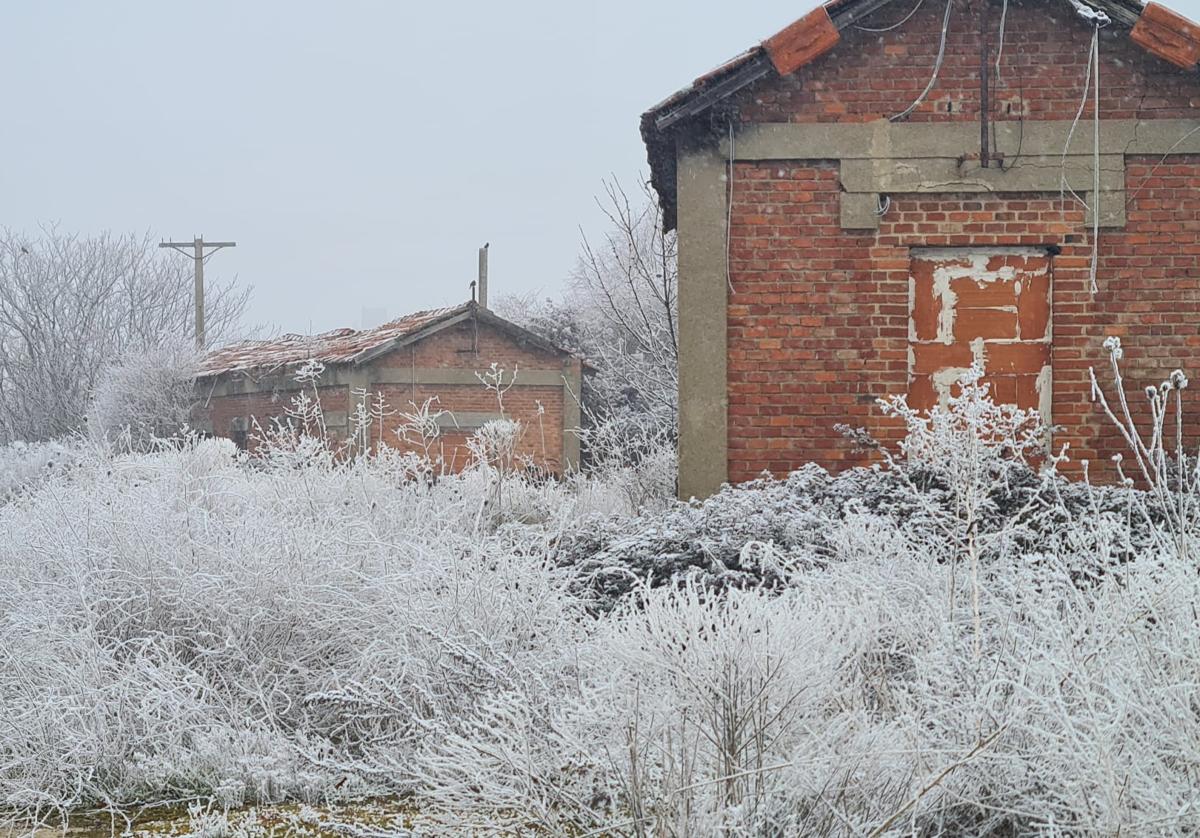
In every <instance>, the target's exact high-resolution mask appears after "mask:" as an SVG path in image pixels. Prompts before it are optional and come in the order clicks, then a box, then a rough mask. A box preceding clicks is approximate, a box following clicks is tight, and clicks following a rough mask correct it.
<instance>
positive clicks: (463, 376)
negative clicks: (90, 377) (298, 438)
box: [197, 302, 583, 473]
mask: <svg viewBox="0 0 1200 838" xmlns="http://www.w3.org/2000/svg"><path fill="white" fill-rule="evenodd" d="M310 361H316V362H319V363H320V364H321V365H323V367H324V371H323V372H322V373H321V375H320V377H319V378H318V379H316V380H315V382H312V383H302V382H299V381H297V377H296V373H297V371H298V370H299V369H300V368H301V367H302V366H303V365H304V364H306V363H307V362H310ZM492 364H495V365H496V367H497V369H498V370H502V371H503V372H504V375H503V380H502V381H501V382H500V383H501V385H502V386H504V387H507V388H508V389H507V392H505V393H504V397H503V416H504V417H506V418H509V419H516V420H518V421H520V422H521V424H522V425H523V426H524V428H525V432H524V435H523V436H522V439H521V443H520V448H519V450H518V453H519V454H521V455H523V456H525V457H528V458H529V459H530V460H532V461H533V462H534V463H535V464H537V465H539V466H541V467H544V468H546V469H547V470H548V471H551V472H554V473H561V472H562V471H563V470H564V469H572V468H576V467H578V464H579V437H578V435H577V433H576V432H575V431H576V429H577V428H578V427H579V400H578V396H579V393H580V387H581V383H582V382H581V377H582V371H583V370H582V362H581V361H580V360H579V359H578V358H575V357H573V356H572V355H570V354H568V353H567V352H564V351H563V350H561V349H559V348H558V347H555V346H553V345H551V344H549V343H547V342H546V341H545V340H543V339H541V338H539V337H538V336H537V335H534V334H533V333H531V332H528V331H526V330H525V329H522V328H520V327H519V326H517V325H515V324H513V323H511V322H509V321H507V320H504V319H503V318H501V317H498V316H496V315H495V314H493V313H492V312H491V311H490V310H488V309H486V308H484V307H482V306H480V305H478V304H476V303H474V302H470V303H465V304H463V305H460V306H456V307H454V308H444V309H437V310H433V311H422V312H417V313H415V314H410V315H408V316H406V317H402V318H400V319H398V320H393V321H392V322H390V323H386V324H384V325H382V326H380V327H378V328H375V329H365V330H355V329H338V330H335V331H332V332H326V333H324V334H320V335H311V336H308V335H285V336H283V337H282V338H278V339H274V340H268V341H250V342H247V343H240V344H236V345H233V346H229V347H225V348H223V349H219V350H217V351H215V352H211V353H209V354H208V355H207V356H206V357H205V359H204V361H203V364H202V367H201V370H200V374H199V377H198V382H197V398H198V408H197V412H198V417H197V419H198V421H197V426H198V427H199V428H201V429H203V430H205V431H207V432H209V433H212V434H214V435H217V436H223V437H227V438H230V439H233V440H235V441H236V442H237V443H238V444H239V445H241V446H243V447H246V448H250V449H253V448H254V447H255V445H256V444H257V441H258V438H259V436H260V435H261V432H262V431H264V430H267V429H269V428H271V427H272V424H273V422H274V421H275V420H284V421H286V420H287V419H288V418H289V411H292V412H294V410H293V408H292V403H293V399H294V398H295V397H296V396H297V395H299V394H300V393H305V394H307V395H308V396H310V397H313V396H314V387H315V390H316V393H315V395H316V396H319V398H320V403H321V408H322V411H323V416H324V424H325V426H326V429H327V431H328V433H329V434H330V435H331V436H332V437H334V438H335V439H342V440H345V439H348V438H349V437H350V436H351V435H353V434H354V433H355V431H354V427H353V426H354V411H355V409H356V407H357V404H358V403H359V402H361V401H362V400H363V398H364V394H366V395H367V398H368V399H369V400H370V402H376V401H377V400H378V398H377V397H379V396H381V397H382V401H383V403H384V404H385V405H386V407H387V409H386V410H385V411H376V413H377V414H379V413H382V414H383V415H379V416H377V418H376V420H375V421H373V422H371V423H370V425H369V428H368V430H367V434H368V438H367V439H366V440H365V441H366V443H367V444H368V445H370V446H371V447H372V448H376V447H378V445H379V443H380V442H384V443H386V444H388V445H389V446H391V447H393V448H400V449H406V448H409V449H411V448H413V447H415V439H413V438H411V437H412V435H411V434H410V435H409V436H410V439H409V440H408V441H406V440H405V439H404V438H403V437H402V436H401V435H400V434H398V433H397V431H398V430H400V429H401V426H402V425H403V424H405V423H406V422H407V421H408V420H406V419H405V418H404V416H403V414H405V413H408V414H412V413H413V412H414V409H415V408H418V407H420V406H421V405H423V404H424V403H425V401H426V400H427V399H430V398H436V402H435V403H434V404H433V405H432V408H433V409H434V410H436V411H441V412H442V415H441V416H440V417H438V418H437V420H436V421H437V424H438V425H439V426H440V436H439V437H438V440H437V444H436V450H435V451H432V452H431V453H432V454H434V455H436V456H440V457H442V459H443V460H444V462H445V463H446V465H447V466H448V467H450V468H452V469H457V468H461V467H462V466H463V465H465V464H466V463H467V462H468V461H469V459H470V452H469V451H468V449H467V447H466V442H467V438H468V437H469V436H470V435H471V434H472V433H473V432H474V431H475V430H477V429H478V428H479V427H480V425H482V424H483V423H484V422H487V421H489V420H492V419H498V418H500V417H501V409H500V405H499V404H498V401H497V394H496V393H495V392H493V391H491V390H489V389H487V388H486V387H485V386H484V384H483V383H481V381H480V377H479V376H480V375H484V376H486V375H487V374H488V373H489V372H490V371H491V367H492ZM514 373H515V375H514ZM510 385H511V386H510ZM294 421H295V420H294V418H293V422H294ZM356 439H358V440H361V437H358V438H356Z"/></svg>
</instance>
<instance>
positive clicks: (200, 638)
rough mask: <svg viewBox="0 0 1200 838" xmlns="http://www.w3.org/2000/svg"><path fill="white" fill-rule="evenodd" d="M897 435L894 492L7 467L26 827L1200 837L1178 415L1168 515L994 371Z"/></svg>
mask: <svg viewBox="0 0 1200 838" xmlns="http://www.w3.org/2000/svg"><path fill="white" fill-rule="evenodd" d="M1114 350H1116V351H1119V347H1114ZM1172 381H1173V382H1174V383H1172V382H1168V383H1167V385H1166V389H1158V388H1156V389H1155V391H1154V392H1155V394H1156V396H1155V398H1158V399H1160V400H1161V401H1162V403H1173V401H1172V400H1173V399H1174V394H1175V393H1177V392H1180V391H1181V389H1182V387H1184V386H1186V381H1184V380H1183V379H1182V376H1180V377H1179V378H1178V379H1174V378H1173V379H1172ZM1172 388H1175V389H1172ZM1114 398H1115V397H1114ZM309 409H311V408H309V407H306V408H305V410H309ZM889 410H891V411H892V412H893V413H894V414H895V415H896V416H897V421H900V422H903V423H905V424H906V425H907V428H908V437H907V442H906V443H905V445H904V446H903V448H902V449H901V450H899V451H895V452H889V453H888V454H887V456H886V457H885V458H884V460H883V464H882V465H881V466H880V467H879V468H876V469H869V470H859V471H853V472H849V473H846V474H843V475H839V476H830V475H828V474H826V473H825V472H824V471H822V470H821V469H819V468H816V467H809V468H806V469H803V470H801V471H799V472H797V473H795V474H793V475H791V476H790V477H787V478H786V479H783V480H770V479H765V478H764V479H763V480H761V481H758V482H756V483H752V484H749V485H746V486H743V487H739V488H728V489H726V490H724V491H722V492H721V493H719V494H718V495H716V496H715V497H713V498H712V499H710V500H708V501H706V502H703V503H695V504H690V505H688V504H680V503H676V502H674V501H671V500H669V498H668V497H667V496H666V495H665V491H667V490H669V487H670V485H671V481H670V479H669V478H664V476H663V475H662V474H660V473H657V472H661V471H667V472H669V471H670V468H671V466H670V458H669V456H665V455H662V454H660V453H655V452H644V453H645V456H642V457H639V458H638V459H637V464H636V465H628V466H624V467H619V466H617V465H615V464H610V466H609V468H608V469H607V470H606V471H604V472H603V473H601V474H599V475H594V476H577V477H574V478H571V479H568V480H566V481H562V482H558V481H546V480H544V479H535V478H533V477H529V476H527V474H526V473H525V472H524V471H522V470H520V469H510V470H507V471H502V470H501V469H500V468H498V467H497V465H496V464H495V462H494V461H490V460H489V459H488V458H486V457H481V458H480V460H479V462H478V463H477V464H476V465H475V466H473V467H472V468H469V469H467V470H466V471H465V472H463V473H461V474H457V475H456V474H444V473H435V472H434V471H433V470H432V469H431V468H430V467H429V465H428V464H427V463H422V461H421V457H420V456H419V455H414V454H412V453H408V454H401V453H399V452H395V451H383V452H381V453H379V454H378V455H377V456H370V457H354V456H349V457H347V456H346V455H345V452H342V455H341V456H338V455H337V453H336V452H335V451H333V450H332V448H331V446H330V445H329V444H328V443H327V442H326V441H325V440H324V439H322V438H320V437H311V436H305V435H303V434H294V435H292V436H290V437H289V436H288V435H286V434H282V433H280V434H274V435H273V436H272V441H271V442H270V444H268V445H267V446H266V447H265V448H264V449H263V452H262V454H261V456H256V457H254V458H248V457H247V456H246V455H245V454H243V453H240V452H238V451H236V450H235V449H234V447H233V446H232V445H231V444H229V443H227V442H224V441H219V440H199V439H183V440H175V441H173V442H170V443H165V442H164V443H162V444H160V445H159V446H157V447H156V448H155V449H154V450H151V451H149V452H142V453H131V452H128V451H125V452H122V451H121V450H120V449H114V448H113V447H111V446H109V447H99V446H96V447H85V446H76V447H73V448H71V456H70V463H69V466H68V467H63V468H60V467H59V466H57V465H56V466H54V467H50V466H49V465H48V464H47V453H46V452H45V450H44V449H41V448H29V449H20V450H18V449H13V448H8V449H4V450H3V453H2V454H0V456H2V457H3V458H4V462H5V463H6V464H10V463H19V461H21V459H22V458H23V457H26V456H27V457H28V459H29V465H28V466H21V465H18V466H17V468H19V469H22V473H27V474H29V475H32V476H30V477H28V478H27V479H25V480H24V481H22V482H21V483H20V485H16V484H14V485H13V486H12V487H10V488H9V489H8V493H7V500H5V501H4V502H3V503H2V505H0V531H2V532H3V533H4V538H3V539H2V540H0V567H3V569H4V579H3V582H2V583H0V660H2V663H0V807H3V808H4V809H5V810H6V811H7V812H8V813H10V814H11V815H13V816H16V817H25V818H34V819H40V820H45V819H48V818H55V817H57V816H59V815H60V814H64V813H70V812H78V811H80V810H82V809H87V808H89V807H91V808H96V807H99V808H108V809H111V810H122V811H131V810H133V809H135V808H136V807H138V806H140V805H146V804H151V803H155V802H163V801H187V800H194V801H200V803H199V804H198V807H197V808H195V811H194V817H193V822H194V825H195V824H198V825H197V826H196V834H200V833H201V832H203V833H204V834H232V832H231V830H233V828H232V827H231V826H230V825H229V822H228V821H226V820H225V819H224V815H223V814H221V812H223V810H224V809H225V808H226V807H237V806H240V805H250V804H256V803H260V804H261V803H270V802H272V801H279V800H293V801H298V802H305V803H313V804H316V803H328V802H329V801H333V800H339V799H343V800H344V799H349V798H354V797H380V798H387V799H389V800H395V801H396V803H395V805H396V806H397V807H399V808H402V809H403V810H404V811H405V812H409V813H413V812H416V813H419V815H420V817H421V818H422V819H423V820H424V821H425V822H428V823H433V824H437V826H436V828H432V827H431V829H430V832H429V833H428V834H470V830H472V829H476V830H481V831H482V833H481V834H505V833H507V834H548V835H562V834H568V835H576V836H584V835H593V836H598V835H610V836H617V835H630V836H650V835H653V836H696V835H700V836H702V835H717V834H720V835H770V836H776V835H778V836H782V835H802V834H821V835H891V834H895V835H899V834H905V835H909V834H922V835H929V834H972V835H987V834H994V835H1009V834H1030V833H1041V834H1066V833H1070V834H1079V833H1103V834H1116V833H1118V832H1120V833H1121V834H1156V833H1167V832H1181V831H1182V832H1187V831H1194V830H1196V829H1198V828H1200V810H1198V809H1197V804H1196V802H1195V800H1196V791H1195V789H1196V784H1197V780H1196V776H1195V766H1196V765H1198V764H1200V707H1198V706H1197V698H1196V695H1197V693H1196V672H1197V671H1198V668H1200V625H1198V622H1197V618H1196V613H1195V607H1194V603H1195V602H1196V601H1197V599H1198V598H1200V575H1198V574H1197V572H1196V567H1195V563H1194V561H1193V560H1192V557H1191V555H1190V552H1189V551H1190V549H1192V548H1191V547H1190V546H1189V545H1190V538H1191V536H1192V534H1193V533H1192V529H1193V528H1194V520H1195V518H1194V517H1193V516H1192V514H1191V510H1193V509H1195V504H1194V502H1195V499H1196V496H1195V493H1194V492H1193V491H1192V487H1194V486H1195V485H1197V484H1196V460H1195V459H1194V458H1192V457H1191V456H1190V455H1185V454H1184V452H1182V450H1170V449H1169V448H1168V449H1167V450H1165V451H1164V450H1163V449H1164V444H1163V443H1164V440H1166V441H1168V442H1167V445H1168V446H1169V441H1170V440H1171V439H1172V428H1171V425H1170V411H1165V410H1157V409H1156V421H1157V422H1158V425H1157V429H1156V430H1153V431H1152V432H1151V434H1149V435H1148V436H1147V437H1146V441H1145V443H1144V445H1145V451H1144V452H1143V454H1142V455H1140V456H1142V458H1143V459H1146V460H1148V461H1149V462H1150V463H1153V464H1155V465H1154V468H1157V469H1158V470H1159V471H1160V472H1161V473H1162V474H1163V475H1164V481H1165V482H1164V485H1162V487H1161V489H1156V488H1151V490H1149V491H1141V490H1138V489H1135V488H1134V487H1132V486H1131V485H1120V486H1115V487H1108V488H1100V487H1091V486H1089V485H1087V484H1086V483H1069V482H1067V481H1066V480H1064V479H1063V478H1061V477H1060V476H1058V475H1057V473H1056V472H1055V470H1054V465H1055V459H1054V458H1050V459H1049V461H1048V462H1047V463H1045V464H1044V467H1043V468H1042V470H1041V471H1040V472H1039V471H1035V470H1034V469H1033V468H1031V467H1029V466H1027V465H1025V464H1024V458H1025V456H1026V455H1028V454H1030V453H1032V452H1034V451H1036V452H1037V453H1038V454H1039V456H1041V457H1042V458H1043V459H1044V458H1045V453H1044V452H1045V449H1044V447H1043V443H1044V439H1043V429H1042V428H1041V427H1040V425H1039V420H1038V417H1037V416H1036V415H1034V414H1030V413H1025V412H1021V411H1015V410H1013V409H1010V408H1005V407H1000V406H996V405H993V404H992V403H991V402H990V401H989V400H988V399H987V396H986V391H985V390H984V388H982V387H980V386H979V385H978V383H977V382H975V381H973V380H968V381H966V382H964V386H963V390H962V395H961V396H960V397H958V398H956V399H955V400H953V402H952V403H951V405H950V407H949V409H948V410H944V411H943V410H939V411H938V412H936V413H935V415H934V416H933V417H932V419H931V420H929V419H927V418H926V417H922V416H918V415H917V414H915V413H913V412H912V411H910V410H909V409H908V408H907V407H906V406H905V405H904V403H903V401H902V400H896V401H893V402H891V403H890V406H889ZM1136 430H1137V429H1136V428H1134V432H1135V433H1136ZM54 459H55V460H56V461H57V460H59V459H60V458H59V457H58V456H57V454H55V455H54ZM1169 462H1170V463H1173V464H1174V465H1169ZM622 468H623V469H624V470H623V471H622ZM1148 469H1150V467H1149V466H1148ZM1157 473H1158V472H1154V471H1152V470H1151V473H1150V474H1151V477H1153V476H1154V475H1155V474H1157ZM501 481H502V482H503V491H500V484H501ZM655 487H657V488H655ZM1189 492H1191V494H1190V495H1189ZM306 811H307V810H306ZM313 817H318V816H316V815H314V816H313ZM322 817H324V816H322ZM239 828H242V827H239ZM376 832H378V830H376ZM349 834H359V833H358V832H354V831H351V832H350V833H349ZM372 834H375V833H372ZM477 834H478V833H477Z"/></svg>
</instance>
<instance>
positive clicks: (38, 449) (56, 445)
mask: <svg viewBox="0 0 1200 838" xmlns="http://www.w3.org/2000/svg"><path fill="white" fill-rule="evenodd" d="M77 454H78V451H77V447H76V446H75V445H73V444H70V443H62V442H29V443H26V442H13V443H10V444H8V445H0V503H2V502H4V501H5V500H7V499H9V498H10V497H12V496H13V495H15V494H17V493H18V492H21V491H24V490H28V489H30V488H32V487H34V486H36V485H37V484H38V483H40V482H41V481H42V480H44V479H47V478H49V477H52V476H54V475H56V474H62V473H65V472H69V471H70V470H71V467H72V466H73V465H74V464H75V460H76V457H77Z"/></svg>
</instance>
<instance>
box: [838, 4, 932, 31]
mask: <svg viewBox="0 0 1200 838" xmlns="http://www.w3.org/2000/svg"><path fill="white" fill-rule="evenodd" d="M924 2H925V0H917V5H915V6H913V7H912V11H911V12H909V13H908V14H906V15H905V16H904V17H902V18H900V19H899V20H898V21H896V22H895V23H893V24H892V25H891V26H883V27H880V28H879V29H873V28H872V27H870V26H859V25H858V24H857V23H856V24H854V28H855V29H857V30H859V31H860V32H891V31H892V30H893V29H899V28H900V27H901V26H903V25H904V24H906V23H908V22H909V21H910V20H912V16H913V15H915V14H916V13H917V11H918V10H919V9H920V8H921V4H922V3H924Z"/></svg>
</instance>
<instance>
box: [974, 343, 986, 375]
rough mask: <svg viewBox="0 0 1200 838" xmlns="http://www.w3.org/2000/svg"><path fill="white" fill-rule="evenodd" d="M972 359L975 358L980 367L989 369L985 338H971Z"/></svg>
mask: <svg viewBox="0 0 1200 838" xmlns="http://www.w3.org/2000/svg"><path fill="white" fill-rule="evenodd" d="M971 360H973V361H974V362H975V363H976V364H977V365H978V366H979V368H980V369H987V344H985V343H984V341H983V338H972V339H971Z"/></svg>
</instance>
